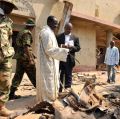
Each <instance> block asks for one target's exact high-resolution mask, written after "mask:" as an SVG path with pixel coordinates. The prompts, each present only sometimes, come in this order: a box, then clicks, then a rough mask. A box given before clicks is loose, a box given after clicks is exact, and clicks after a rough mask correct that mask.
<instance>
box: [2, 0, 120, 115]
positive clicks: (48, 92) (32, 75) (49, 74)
mask: <svg viewBox="0 0 120 119" xmlns="http://www.w3.org/2000/svg"><path fill="white" fill-rule="evenodd" d="M13 9H16V10H17V9H18V8H17V6H16V5H15V4H14V3H13V2H12V1H11V0H1V1H0V115H3V116H9V115H10V114H12V113H13V111H10V110H8V109H7V108H6V107H5V103H6V102H7V101H8V99H13V98H18V97H17V96H16V95H15V91H16V90H17V87H18V86H19V85H20V83H21V81H22V78H23V74H24V73H27V75H28V77H29V79H30V81H31V83H32V84H33V86H34V87H37V95H39V96H38V97H39V101H40V102H41V101H48V102H49V103H52V102H54V101H55V100H56V98H57V97H58V93H59V92H62V89H63V88H64V89H69V88H71V85H72V71H73V68H74V66H75V53H76V52H78V51H80V49H81V48H80V43H79V38H78V37H76V36H75V35H74V34H72V29H73V25H72V23H70V22H68V23H66V24H65V27H64V32H63V33H61V34H58V35H57V36H56V35H55V31H56V29H57V27H58V20H57V18H56V17H55V16H49V17H48V18H47V25H46V26H44V27H43V28H42V30H41V31H40V34H39V57H37V61H38V64H37V66H38V67H39V69H40V70H39V71H38V70H36V62H35V59H36V56H35V55H34V53H33V50H32V43H33V37H32V30H33V28H34V27H35V21H34V20H33V19H28V20H27V21H26V24H25V28H24V29H23V30H22V31H20V32H19V34H18V35H17V38H16V52H15V55H14V48H13V47H12V46H11V44H10V40H11V38H12V37H11V36H12V23H13V22H12V20H11V19H10V18H9V14H11V12H12V10H13ZM101 54H102V53H101ZM13 55H14V57H15V58H16V60H17V63H16V72H15V75H14V77H13V79H12V80H11V73H12V72H11V71H12V62H11V61H12V57H13ZM59 61H60V62H59ZM104 63H105V64H106V65H107V69H108V70H107V72H108V80H107V82H108V83H110V82H115V68H114V67H115V66H117V65H118V63H119V51H118V48H117V47H115V42H114V41H111V42H110V47H108V48H107V50H106V55H105V61H104ZM36 72H38V73H39V80H36ZM111 72H112V76H111ZM59 75H60V76H59ZM63 84H64V85H63ZM38 86H39V87H38Z"/></svg>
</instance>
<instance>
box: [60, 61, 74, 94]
mask: <svg viewBox="0 0 120 119" xmlns="http://www.w3.org/2000/svg"><path fill="white" fill-rule="evenodd" d="M72 70H73V66H71V65H69V63H68V62H66V63H65V62H64V63H62V64H60V81H61V83H62V84H64V85H65V88H70V87H71V84H72ZM62 88H63V87H62V85H61V84H60V89H59V92H62Z"/></svg>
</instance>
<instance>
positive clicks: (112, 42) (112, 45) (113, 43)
mask: <svg viewBox="0 0 120 119" xmlns="http://www.w3.org/2000/svg"><path fill="white" fill-rule="evenodd" d="M114 46H115V41H113V40H112V41H110V47H111V48H113V47H114Z"/></svg>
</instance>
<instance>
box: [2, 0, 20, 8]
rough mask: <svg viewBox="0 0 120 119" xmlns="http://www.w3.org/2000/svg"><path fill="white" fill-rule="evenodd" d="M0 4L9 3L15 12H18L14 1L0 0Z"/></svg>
mask: <svg viewBox="0 0 120 119" xmlns="http://www.w3.org/2000/svg"><path fill="white" fill-rule="evenodd" d="M0 2H5V3H9V4H11V5H12V6H13V8H14V9H15V10H18V7H17V6H16V5H15V4H14V2H13V0H0Z"/></svg>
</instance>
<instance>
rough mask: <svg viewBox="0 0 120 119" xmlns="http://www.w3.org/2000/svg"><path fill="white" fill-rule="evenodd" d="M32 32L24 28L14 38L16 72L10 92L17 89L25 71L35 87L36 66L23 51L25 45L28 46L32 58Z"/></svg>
mask: <svg viewBox="0 0 120 119" xmlns="http://www.w3.org/2000/svg"><path fill="white" fill-rule="evenodd" d="M32 42H33V40H32V33H31V32H30V31H29V30H26V29H24V30H23V31H21V32H20V33H19V34H18V37H17V39H16V44H17V51H16V54H15V58H16V59H17V65H16V73H15V75H14V78H13V80H12V87H11V94H12V93H13V94H14V92H15V91H16V90H17V87H18V86H19V85H20V83H21V81H22V78H23V75H24V73H27V75H28V77H29V79H30V81H31V82H32V84H33V85H34V87H36V67H35V63H33V64H31V63H30V58H31V57H28V56H27V54H26V52H25V47H29V50H30V51H29V52H31V54H32V58H33V59H34V58H35V57H34V55H33V52H32V48H31V45H32Z"/></svg>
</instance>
